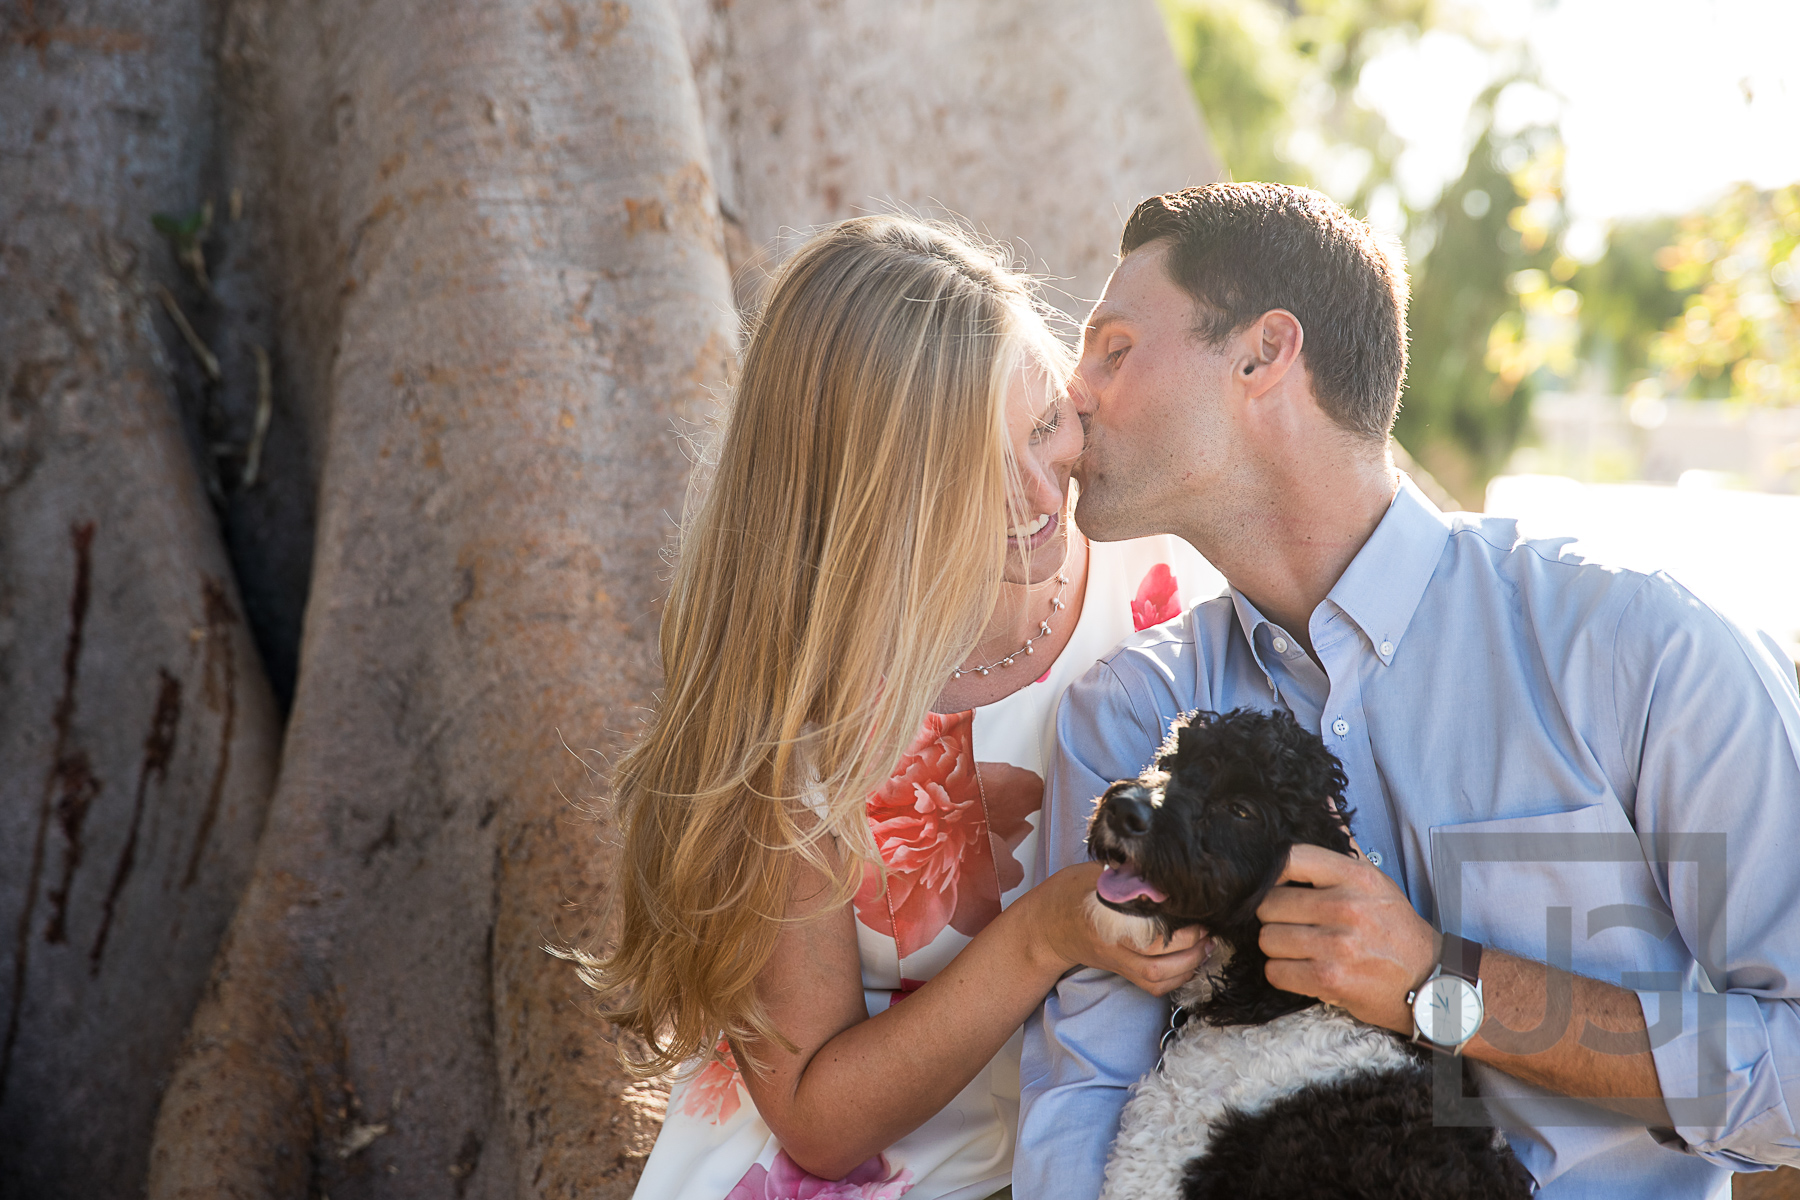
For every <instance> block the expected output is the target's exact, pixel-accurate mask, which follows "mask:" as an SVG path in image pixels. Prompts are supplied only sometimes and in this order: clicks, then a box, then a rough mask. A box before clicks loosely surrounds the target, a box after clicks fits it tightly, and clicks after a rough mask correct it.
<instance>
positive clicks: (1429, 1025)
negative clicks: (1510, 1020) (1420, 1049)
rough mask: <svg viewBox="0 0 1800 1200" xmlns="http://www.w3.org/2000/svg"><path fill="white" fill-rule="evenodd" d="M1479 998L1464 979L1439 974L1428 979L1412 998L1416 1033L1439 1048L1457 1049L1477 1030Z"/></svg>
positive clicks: (1479, 1020) (1479, 1010) (1479, 1026)
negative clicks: (1455, 1047) (1452, 1047)
mask: <svg viewBox="0 0 1800 1200" xmlns="http://www.w3.org/2000/svg"><path fill="white" fill-rule="evenodd" d="M1481 1010H1482V1005H1481V997H1480V996H1479V995H1478V994H1477V993H1476V991H1475V988H1474V986H1473V985H1471V984H1470V983H1469V981H1468V980H1466V979H1459V978H1457V977H1456V976H1454V975H1439V976H1438V977H1437V978H1435V979H1428V980H1426V981H1425V985H1424V986H1423V987H1421V988H1420V989H1419V994H1418V995H1417V996H1416V997H1414V998H1413V1020H1414V1021H1415V1022H1416V1023H1417V1024H1418V1026H1419V1032H1420V1033H1422V1034H1424V1036H1425V1037H1426V1038H1427V1039H1429V1040H1430V1041H1433V1042H1436V1043H1437V1044H1438V1045H1440V1046H1457V1045H1461V1044H1462V1043H1463V1042H1466V1041H1468V1040H1469V1039H1470V1038H1472V1037H1474V1036H1475V1031H1476V1030H1477V1029H1480V1028H1481V1018H1482V1011H1481Z"/></svg>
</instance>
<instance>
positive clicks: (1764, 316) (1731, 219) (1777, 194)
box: [1648, 184, 1800, 404]
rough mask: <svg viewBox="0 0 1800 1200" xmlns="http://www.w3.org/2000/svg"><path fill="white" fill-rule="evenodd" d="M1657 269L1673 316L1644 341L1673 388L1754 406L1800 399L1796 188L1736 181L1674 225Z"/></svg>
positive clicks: (1799, 205) (1799, 188) (1799, 197)
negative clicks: (1674, 307)
mask: <svg viewBox="0 0 1800 1200" xmlns="http://www.w3.org/2000/svg"><path fill="white" fill-rule="evenodd" d="M1655 263H1656V265H1657V266H1658V267H1659V268H1661V269H1662V271H1663V272H1664V273H1665V274H1666V276H1667V285H1668V287H1669V289H1670V291H1671V293H1673V294H1677V295H1681V296H1682V297H1683V298H1682V301H1681V312H1680V315H1679V316H1675V317H1673V318H1671V319H1669V320H1668V321H1666V322H1665V323H1664V327H1663V329H1662V331H1661V332H1660V333H1658V334H1656V335H1655V337H1654V338H1652V339H1651V341H1650V344H1649V354H1648V358H1649V365H1650V366H1651V367H1653V368H1656V369H1658V370H1659V371H1660V372H1661V373H1662V375H1663V377H1664V378H1665V379H1666V380H1667V381H1668V382H1669V384H1671V385H1672V386H1673V387H1675V388H1678V389H1681V390H1685V391H1687V392H1689V393H1690V394H1692V393H1699V394H1711V395H1719V394H1724V395H1728V396H1730V397H1731V398H1732V399H1734V400H1741V401H1746V402H1749V403H1761V404H1791V403H1794V402H1795V401H1796V400H1800V184H1793V185H1790V186H1788V187H1785V188H1780V189H1778V190H1775V191H1767V192H1759V191H1757V190H1756V189H1754V188H1752V187H1750V186H1749V185H1748V184H1742V185H1739V186H1738V187H1736V188H1734V189H1733V190H1732V191H1731V192H1730V193H1728V194H1727V195H1726V196H1725V198H1724V199H1723V200H1721V201H1720V202H1719V203H1718V204H1716V205H1714V206H1712V207H1711V208H1708V209H1707V210H1705V211H1703V212H1698V213H1693V214H1691V215H1689V216H1687V217H1684V218H1682V220H1681V223H1680V226H1679V229H1678V231H1677V234H1676V237H1675V238H1674V239H1673V240H1672V242H1671V243H1670V244H1668V245H1665V246H1664V247H1662V248H1661V249H1659V250H1658V251H1657V252H1656V255H1655Z"/></svg>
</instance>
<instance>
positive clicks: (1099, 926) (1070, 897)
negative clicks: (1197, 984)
mask: <svg viewBox="0 0 1800 1200" xmlns="http://www.w3.org/2000/svg"><path fill="white" fill-rule="evenodd" d="M1101 870H1102V868H1101V865H1100V864H1099V863H1078V864H1076V865H1075V866H1072V867H1064V868H1063V869H1062V870H1060V871H1058V872H1057V873H1056V874H1054V875H1052V876H1051V877H1050V878H1048V879H1046V880H1045V881H1044V882H1043V883H1041V884H1039V885H1038V886H1037V887H1035V888H1032V889H1031V891H1029V892H1027V893H1026V894H1025V895H1024V896H1023V897H1021V898H1020V899H1019V900H1018V902H1017V903H1018V904H1021V905H1023V904H1029V905H1030V906H1031V907H1030V915H1031V920H1032V935H1033V936H1032V949H1033V951H1034V952H1036V953H1040V954H1044V955H1047V956H1052V957H1054V958H1055V959H1056V960H1057V961H1058V963H1059V964H1060V965H1059V967H1058V970H1057V973H1058V974H1061V973H1062V972H1063V971H1067V970H1068V969H1070V968H1071V967H1077V966H1082V967H1098V968H1099V969H1100V970H1102V971H1111V972H1112V973H1113V974H1115V975H1120V976H1123V977H1124V978H1126V979H1128V980H1130V981H1131V982H1132V983H1135V984H1136V985H1137V986H1138V987H1140V988H1143V989H1144V990H1145V991H1146V992H1149V993H1150V994H1151V995H1153V996H1165V995H1167V994H1168V993H1170V992H1172V991H1174V990H1175V989H1176V988H1178V987H1180V986H1181V985H1182V984H1184V983H1186V982H1187V981H1188V980H1189V979H1192V978H1193V976H1194V972H1195V971H1197V970H1199V969H1200V967H1201V965H1202V964H1203V963H1205V962H1206V958H1207V955H1208V954H1210V953H1211V951H1212V939H1211V938H1209V937H1208V936H1207V934H1206V931H1205V930H1204V929H1201V928H1199V927H1198V926H1189V927H1188V928H1186V929H1178V930H1176V931H1175V932H1174V933H1173V934H1172V935H1170V937H1169V938H1168V939H1167V940H1166V941H1158V942H1156V943H1155V944H1153V945H1151V946H1149V947H1146V948H1142V949H1140V948H1139V947H1138V946H1137V945H1135V944H1132V943H1130V942H1126V941H1120V940H1119V932H1120V931H1119V930H1118V929H1117V928H1110V929H1109V928H1107V926H1109V925H1112V924H1113V923H1112V922H1110V921H1107V920H1105V919H1104V917H1102V919H1101V920H1098V921H1096V919H1095V918H1096V916H1097V915H1099V914H1109V913H1110V912H1111V910H1110V909H1106V908H1103V907H1101V905H1100V903H1099V901H1098V900H1097V899H1096V898H1095V893H1094V885H1095V883H1096V882H1097V881H1098V880H1099V878H1100V872H1101Z"/></svg>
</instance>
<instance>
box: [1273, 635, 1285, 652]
mask: <svg viewBox="0 0 1800 1200" xmlns="http://www.w3.org/2000/svg"><path fill="white" fill-rule="evenodd" d="M1274 644H1275V653H1277V654H1286V653H1287V639H1286V638H1276V639H1275V643H1274Z"/></svg>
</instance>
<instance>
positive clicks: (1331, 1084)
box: [1088, 709, 1532, 1200]
mask: <svg viewBox="0 0 1800 1200" xmlns="http://www.w3.org/2000/svg"><path fill="white" fill-rule="evenodd" d="M1345 787H1346V781H1345V778H1344V772H1343V769H1342V768H1341V767H1340V766H1339V764H1338V761H1337V759H1336V758H1335V757H1333V755H1332V754H1331V752H1330V751H1329V750H1327V749H1326V748H1325V744H1324V743H1323V742H1322V741H1320V740H1319V738H1318V737H1317V736H1315V735H1313V734H1311V733H1308V732H1307V731H1306V730H1305V729H1303V728H1301V727H1300V725H1299V724H1298V723H1297V722H1295V720H1294V719H1293V717H1291V716H1290V715H1288V714H1287V713H1285V712H1276V713H1259V712H1254V711H1251V710H1249V709H1238V710H1236V711H1234V712H1229V713H1226V714H1225V715H1224V716H1218V715H1215V714H1212V713H1199V712H1196V713H1189V714H1188V715H1187V716H1185V717H1183V718H1182V719H1181V720H1179V721H1177V722H1176V723H1175V725H1174V727H1173V729H1172V730H1171V732H1170V734H1169V738H1168V740H1167V741H1166V742H1164V743H1163V746H1162V749H1161V750H1160V751H1159V752H1158V754H1157V757H1156V762H1155V763H1154V765H1152V766H1151V767H1149V768H1147V769H1146V770H1145V771H1144V773H1143V775H1141V776H1140V777H1139V778H1137V779H1134V780H1123V781H1121V782H1119V783H1115V784H1113V785H1112V787H1110V788H1108V789H1107V792H1106V795H1105V796H1104V797H1102V798H1101V800H1100V803H1099V805H1098V806H1097V807H1096V809H1095V812H1094V817H1093V822H1092V824H1091V825H1090V827H1089V833H1088V851H1089V853H1090V854H1091V855H1092V856H1093V857H1094V858H1096V859H1098V860H1099V861H1101V862H1104V863H1106V864H1107V869H1106V871H1105V873H1104V874H1103V875H1102V876H1101V879H1100V884H1099V888H1098V895H1097V897H1096V902H1097V904H1098V905H1101V906H1104V907H1102V908H1100V910H1099V911H1100V912H1101V913H1103V914H1107V915H1106V917H1105V918H1104V919H1106V920H1108V921H1110V922H1111V923H1112V924H1113V925H1114V927H1115V928H1116V929H1118V931H1119V932H1120V933H1121V934H1123V935H1125V936H1126V939H1127V940H1132V941H1135V942H1137V943H1138V944H1140V945H1144V944H1147V943H1148V942H1149V941H1150V940H1152V938H1154V937H1160V936H1163V935H1165V934H1167V933H1170V932H1173V931H1174V930H1176V929H1179V928H1181V927H1183V926H1186V925H1203V926H1205V927H1206V929H1207V930H1208V931H1209V932H1210V933H1211V934H1212V936H1213V939H1214V950H1213V954H1212V958H1211V959H1210V961H1209V963H1208V965H1207V967H1206V968H1205V969H1204V970H1203V971H1202V973H1201V975H1200V976H1197V977H1196V978H1195V980H1194V982H1192V983H1190V984H1189V985H1187V987H1185V988H1183V989H1182V990H1181V991H1180V992H1177V993H1176V995H1175V1000H1176V1002H1177V1003H1178V1004H1179V1005H1180V1006H1182V1008H1184V1009H1186V1010H1187V1011H1188V1013H1189V1014H1191V1017H1192V1018H1193V1019H1190V1020H1188V1021H1187V1023H1186V1024H1185V1025H1183V1026H1181V1028H1180V1030H1179V1031H1178V1032H1176V1033H1175V1034H1174V1035H1173V1037H1172V1038H1170V1039H1168V1040H1167V1041H1166V1045H1165V1051H1164V1055H1163V1061H1162V1063H1161V1065H1160V1066H1159V1067H1158V1068H1157V1069H1156V1070H1155V1071H1153V1072H1151V1073H1150V1074H1149V1075H1147V1076H1145V1077H1144V1079H1143V1080H1141V1081H1140V1082H1139V1083H1138V1084H1137V1086H1136V1088H1135V1089H1134V1090H1133V1092H1132V1097H1131V1100H1130V1102H1129V1103H1128V1104H1127V1105H1126V1107H1125V1111H1124V1114H1123V1116H1122V1118H1121V1121H1120V1125H1119V1135H1118V1138H1117V1140H1115V1141H1114V1143H1113V1148H1112V1154H1111V1156H1110V1157H1109V1159H1108V1161H1107V1167H1106V1187H1105V1191H1104V1192H1103V1193H1102V1196H1103V1200H1152V1198H1156V1200H1161V1198H1163V1197H1168V1198H1170V1200H1173V1198H1174V1197H1181V1198H1182V1200H1208V1198H1212V1197H1219V1198H1223V1197H1231V1198H1233V1200H1249V1198H1253V1197H1284V1198H1285V1197H1294V1196H1331V1197H1344V1198H1350V1197H1370V1198H1371V1200H1373V1198H1374V1197H1380V1198H1381V1200H1413V1198H1415V1197H1416V1198H1417V1200H1426V1198H1427V1197H1429V1198H1431V1200H1438V1198H1441V1197H1445V1196H1458V1197H1472V1198H1479V1200H1489V1198H1492V1200H1502V1198H1507V1200H1511V1198H1513V1197H1520V1198H1522V1197H1526V1196H1529V1195H1530V1193H1531V1186H1532V1185H1531V1176H1530V1175H1529V1174H1528V1173H1527V1172H1526V1171H1525V1169H1524V1167H1522V1166H1521V1165H1520V1164H1519V1162H1518V1160H1517V1159H1515V1158H1514V1157H1513V1154H1512V1151H1511V1150H1510V1149H1509V1148H1508V1147H1507V1145H1506V1142H1505V1140H1504V1138H1502V1137H1501V1136H1500V1134H1499V1133H1498V1131H1495V1130H1491V1129H1481V1128H1470V1127H1455V1126H1434V1125H1433V1124H1432V1119H1431V1068H1430V1066H1429V1065H1428V1052H1427V1051H1424V1050H1421V1049H1418V1048H1416V1047H1414V1046H1412V1045H1411V1044H1410V1043H1408V1042H1406V1041H1404V1040H1403V1039H1401V1038H1399V1037H1397V1036H1396V1035H1394V1034H1393V1033H1391V1032H1389V1031H1387V1030H1385V1029H1378V1028H1375V1027H1373V1026H1370V1025H1365V1024H1363V1023H1362V1022H1360V1021H1358V1020H1356V1019H1355V1018H1354V1017H1352V1016H1350V1014H1348V1013H1347V1012H1345V1011H1343V1010H1342V1009H1338V1008H1333V1007H1330V1006H1329V1005H1326V1004H1322V1003H1320V1002H1319V1001H1317V1000H1314V999H1312V998H1311V997H1308V996H1300V995H1296V994H1294V993H1292V992H1284V991H1281V990H1279V989H1277V988H1276V987H1274V986H1273V985H1272V984H1270V983H1269V981H1268V979H1267V978H1266V977H1265V976H1264V974H1263V967H1264V965H1265V964H1266V963H1267V961H1268V958H1267V956H1266V955H1264V954H1263V952H1262V950H1261V948H1260V947H1259V946H1258V944H1257V938H1258V933H1259V931H1260V929H1261V923H1260V922H1259V921H1258V920H1257V918H1256V910H1257V907H1258V906H1259V905H1260V904H1261V903H1262V900H1263V898H1264V896H1265V895H1266V894H1267V893H1268V891H1269V889H1270V888H1272V887H1274V886H1275V881H1276V879H1277V878H1278V877H1279V876H1280V874H1281V871H1282V868H1283V867H1284V866H1285V865H1286V863H1287V856H1288V851H1289V849H1290V848H1291V847H1293V846H1295V845H1297V844H1301V843H1309V844H1312V845H1315V846H1324V847H1326V848H1327V849H1331V850H1335V851H1337V852H1339V853H1341V854H1354V853H1355V851H1354V850H1353V849H1352V847H1351V844H1350V835H1349V830H1348V822H1349V819H1350V816H1351V814H1350V812H1349V810H1348V809H1347V808H1346V807H1345V805H1344V799H1343V796H1344V789H1345Z"/></svg>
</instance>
